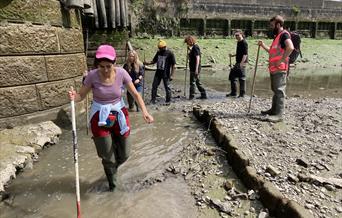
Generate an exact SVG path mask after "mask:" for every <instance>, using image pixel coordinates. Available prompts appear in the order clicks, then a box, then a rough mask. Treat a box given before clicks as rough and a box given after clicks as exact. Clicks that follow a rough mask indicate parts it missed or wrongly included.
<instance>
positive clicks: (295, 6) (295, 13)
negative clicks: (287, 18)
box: [292, 5, 300, 16]
mask: <svg viewBox="0 0 342 218" xmlns="http://www.w3.org/2000/svg"><path fill="white" fill-rule="evenodd" d="M292 12H293V13H294V15H295V16H297V15H298V14H299V13H300V8H299V7H298V6H297V5H294V6H293V7H292Z"/></svg>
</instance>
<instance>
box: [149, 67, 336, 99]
mask: <svg viewBox="0 0 342 218" xmlns="http://www.w3.org/2000/svg"><path fill="white" fill-rule="evenodd" d="M223 68H224V67H221V68H218V69H214V68H202V72H201V82H202V83H203V85H204V86H205V87H208V88H209V89H211V90H213V91H217V92H224V93H225V94H226V93H228V92H230V82H229V81H228V75H229V68H228V67H226V68H224V69H223ZM184 72H185V70H184V69H178V70H177V72H176V76H175V81H176V82H177V84H181V83H183V84H184V79H185V76H184ZM151 74H154V73H151ZM253 74H254V68H253V67H249V68H248V69H247V89H246V90H247V93H246V94H247V95H250V93H251V87H252V81H253ZM187 75H188V76H187V93H188V89H189V85H188V82H189V72H188V74H187ZM149 76H150V75H149ZM148 79H150V78H148ZM150 80H151V81H152V78H151V79H150ZM183 87H184V85H183ZM183 87H182V88H181V89H182V93H183ZM286 93H287V95H288V96H289V97H291V96H295V95H299V96H304V97H309V98H318V97H341V96H342V67H332V68H319V69H318V68H312V69H307V68H301V69H300V68H294V69H291V72H290V76H289V78H288V81H287V87H286ZM254 94H255V95H257V96H261V97H268V96H272V91H271V85H270V78H269V74H268V73H267V69H266V68H265V67H262V66H260V67H258V68H257V76H256V80H255V88H254ZM216 95H217V93H213V95H212V97H216ZM209 97H210V96H209Z"/></svg>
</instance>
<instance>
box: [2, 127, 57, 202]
mask: <svg viewBox="0 0 342 218" xmlns="http://www.w3.org/2000/svg"><path fill="white" fill-rule="evenodd" d="M61 134H62V130H61V129H60V128H59V127H58V126H56V125H55V124H54V123H53V122H51V121H47V122H42V123H39V124H31V125H26V126H18V127H14V128H13V129H4V130H2V131H0V150H1V152H0V160H1V161H0V198H1V200H3V199H5V198H6V197H7V194H6V192H5V186H6V184H8V183H9V182H10V181H11V179H13V178H15V177H16V174H17V173H18V171H21V170H22V169H23V168H25V167H32V163H33V162H34V161H37V158H38V153H39V151H40V150H42V149H43V148H44V147H46V146H48V145H51V144H56V143H57V142H58V139H59V138H58V137H59V136H60V135H61Z"/></svg>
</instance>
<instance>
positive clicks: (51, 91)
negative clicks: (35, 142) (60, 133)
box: [0, 0, 86, 128]
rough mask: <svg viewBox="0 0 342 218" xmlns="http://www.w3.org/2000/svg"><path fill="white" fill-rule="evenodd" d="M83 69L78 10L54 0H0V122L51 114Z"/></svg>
mask: <svg viewBox="0 0 342 218" xmlns="http://www.w3.org/2000/svg"><path fill="white" fill-rule="evenodd" d="M85 70H86V60H85V55H84V45H83V35H82V25H81V21H80V13H79V12H78V11H75V10H66V9H64V8H62V7H61V5H60V2H59V1H57V0H35V1H31V0H2V1H1V3H0V128H4V127H8V126H13V125H16V124H23V123H28V122H32V121H41V120H46V119H49V120H51V119H53V118H54V117H55V116H56V114H57V112H58V110H59V109H60V108H61V107H63V106H66V105H67V104H68V103H69V101H68V98H67V94H66V93H67V90H68V89H69V88H70V86H74V87H77V86H79V83H80V80H81V75H82V74H83V72H84V71H85ZM46 116H49V117H46Z"/></svg>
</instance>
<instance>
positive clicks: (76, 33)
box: [58, 29, 84, 53]
mask: <svg viewBox="0 0 342 218" xmlns="http://www.w3.org/2000/svg"><path fill="white" fill-rule="evenodd" d="M58 38H59V43H60V48H61V53H69V52H83V50H84V49H83V47H84V46H83V35H82V32H81V30H79V29H59V30H58Z"/></svg>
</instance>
